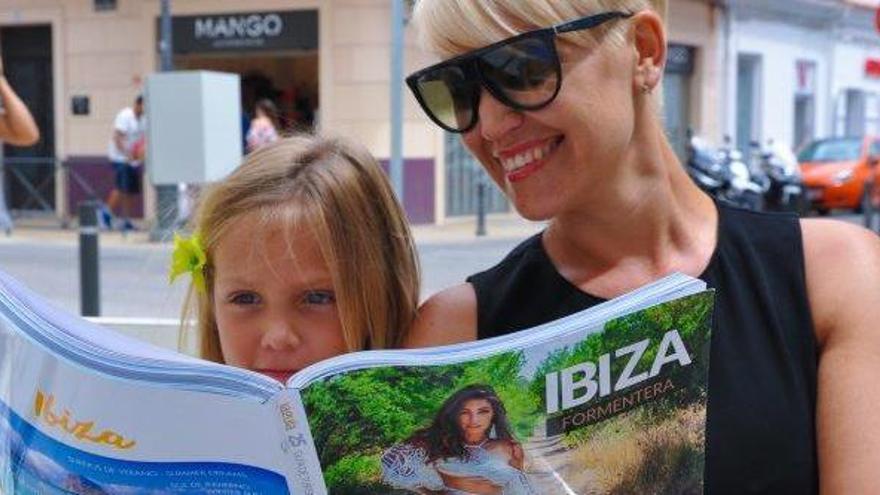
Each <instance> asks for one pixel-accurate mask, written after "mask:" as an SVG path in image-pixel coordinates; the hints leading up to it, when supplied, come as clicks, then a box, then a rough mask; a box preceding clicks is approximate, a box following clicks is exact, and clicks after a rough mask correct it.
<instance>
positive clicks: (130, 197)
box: [101, 95, 145, 231]
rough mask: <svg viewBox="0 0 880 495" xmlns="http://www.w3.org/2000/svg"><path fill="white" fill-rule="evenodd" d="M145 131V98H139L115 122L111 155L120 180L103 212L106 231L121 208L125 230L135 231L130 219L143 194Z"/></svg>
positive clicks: (115, 185) (116, 183)
mask: <svg viewBox="0 0 880 495" xmlns="http://www.w3.org/2000/svg"><path fill="white" fill-rule="evenodd" d="M144 129H145V116H144V98H143V96H141V95H138V96H137V98H135V100H134V105H133V106H131V107H126V108H123V109H122V110H120V111H119V113H118V114H116V118H115V119H114V121H113V136H112V137H111V139H110V145H109V148H108V153H107V154H108V157H109V159H110V163H111V164H112V165H113V171H114V173H115V174H116V180H115V183H114V187H113V190H112V191H110V195H109V196H108V197H107V204H106V206H105V207H104V208H103V209H102V210H101V219H102V221H103V223H104V226H105V227H106V228H112V227H113V215H114V214H116V213H117V211H119V210H118V208H119V207H120V206H121V207H122V209H121V211H119V212H120V213H121V217H122V223H121V224H120V228H121V229H122V230H123V231H126V230H133V229H134V225H133V224H132V223H131V219H130V216H131V213H132V208H133V206H134V200H135V197H136V196H137V195H138V194H140V192H141V173H140V172H141V170H140V166H141V165H142V164H143V160H144V144H145V142H144Z"/></svg>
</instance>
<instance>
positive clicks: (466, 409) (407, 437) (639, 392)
mask: <svg viewBox="0 0 880 495" xmlns="http://www.w3.org/2000/svg"><path fill="white" fill-rule="evenodd" d="M713 303H714V292H712V291H706V292H702V293H699V294H696V295H692V296H687V297H684V298H680V299H676V300H673V301H670V302H667V303H663V304H659V305H657V306H654V307H651V308H648V309H645V310H641V311H637V312H635V313H632V314H630V315H627V316H623V317H619V318H616V319H613V320H610V321H607V322H606V323H605V324H600V325H598V326H596V327H594V328H584V329H583V331H582V332H577V333H576V334H570V335H569V336H568V337H566V338H564V339H557V340H555V341H552V342H545V343H543V344H540V345H535V346H532V347H530V348H526V349H512V350H510V351H507V352H501V353H498V354H495V355H492V356H482V357H479V356H478V357H472V358H471V359H469V360H465V361H458V362H450V360H447V361H446V362H443V361H442V359H441V358H439V357H438V358H437V360H436V361H433V364H431V363H432V362H431V361H429V360H428V358H427V357H425V356H422V361H421V362H420V364H421V365H412V366H384V367H371V368H368V369H361V370H355V371H348V372H344V373H339V374H336V375H331V376H328V377H324V378H322V379H320V380H318V381H315V382H313V383H311V384H309V385H308V386H306V387H304V388H303V389H302V390H301V391H300V392H301V396H302V401H303V404H304V407H305V411H306V414H307V416H308V422H309V425H310V428H311V433H312V436H313V439H314V442H315V447H316V452H317V456H318V458H319V462H320V464H321V468H322V470H323V477H324V482H325V483H326V488H327V490H328V491H329V492H330V493H347V494H358V493H363V494H367V493H383V494H405V493H501V494H503V495H524V494H548V493H578V494H606V493H607V494H612V493H660V492H662V493H685V494H689V493H694V494H697V493H702V492H703V488H702V487H703V466H704V456H705V454H704V452H705V421H706V396H707V391H706V383H707V373H708V365H709V362H708V359H709V341H710V328H711V317H712V310H713ZM441 363H442V364H441Z"/></svg>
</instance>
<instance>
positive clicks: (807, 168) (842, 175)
mask: <svg viewBox="0 0 880 495" xmlns="http://www.w3.org/2000/svg"><path fill="white" fill-rule="evenodd" d="M878 162H880V136H865V137H842V138H827V139H819V140H816V141H813V142H811V143H809V144H808V145H807V146H806V147H804V148H803V150H801V152H800V153H798V163H799V164H800V168H801V175H802V177H803V181H804V186H806V187H807V195H808V198H809V200H810V204H811V206H812V208H813V209H815V210H816V211H818V212H819V213H820V214H825V213H828V211H829V210H830V209H832V208H845V209H849V210H854V211H857V212H860V211H862V209H863V207H864V206H865V205H866V202H867V201H869V200H871V198H872V197H875V199H880V198H877V197H876V196H877V195H878V194H880V186H878V187H872V185H873V184H880V180H878V177H880V172H878V169H880V167H878V166H877V164H878ZM866 186H867V187H866ZM875 204H876V203H875Z"/></svg>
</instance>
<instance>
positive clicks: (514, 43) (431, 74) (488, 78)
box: [406, 12, 633, 133]
mask: <svg viewBox="0 0 880 495" xmlns="http://www.w3.org/2000/svg"><path fill="white" fill-rule="evenodd" d="M632 15H633V14H632V13H630V12H604V13H601V14H596V15H591V16H588V17H583V18H581V19H575V20H573V21H569V22H564V23H562V24H557V25H555V26H551V27H548V28H543V29H536V30H534V31H529V32H526V33H522V34H519V35H517V36H513V37H511V38H507V39H505V40H502V41H499V42H497V43H493V44H491V45H488V46H485V47H483V48H479V49H477V50H474V51H471V52H468V53H465V54H462V55H459V56H457V57H454V58H451V59H449V60H445V61H443V62H440V63H439V64H436V65H432V66H431V67H427V68H424V69H422V70H420V71H418V72H414V73H413V74H411V75H410V76H409V77H407V78H406V84H407V86H409V88H410V89H411V90H412V92H413V94H415V96H416V99H417V100H418V101H419V104H420V105H421V106H422V109H424V110H425V113H427V114H428V117H430V118H431V120H433V121H434V123H436V124H437V125H439V126H440V127H442V128H444V129H446V130H447V131H449V132H455V133H463V132H467V131H469V130H471V129H473V127H474V126H475V125H476V124H477V118H478V116H477V109H478V107H479V105H480V93H481V86H482V87H485V88H486V89H488V90H489V92H490V93H491V94H492V96H494V97H495V98H496V99H497V100H498V101H500V102H501V103H503V104H505V105H507V106H509V107H510V108H513V109H515V110H518V111H522V110H537V109H539V108H542V107H545V106H547V105H549V104H550V102H552V101H553V99H554V98H556V95H557V94H558V93H559V88H561V87H562V66H561V65H560V62H559V55H558V54H557V52H556V43H555V38H556V35H558V34H561V33H569V32H572V31H581V30H584V29H590V28H594V27H597V26H599V25H601V24H604V23H605V22H607V21H610V20H612V19H623V18H628V17H631V16H632Z"/></svg>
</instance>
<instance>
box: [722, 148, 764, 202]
mask: <svg viewBox="0 0 880 495" xmlns="http://www.w3.org/2000/svg"><path fill="white" fill-rule="evenodd" d="M720 156H721V160H722V163H723V165H724V166H725V167H727V168H728V170H730V177H731V178H730V186H729V187H728V194H727V198H726V199H727V200H728V201H730V202H731V203H733V204H734V205H736V206H740V207H742V208H747V209H750V210H755V211H761V210H762V209H763V208H764V193H765V192H766V191H767V190H768V189H769V188H770V181H769V180H768V179H767V176H766V175H765V174H763V173H762V172H761V171H760V170H758V169H757V168H750V167H749V165H748V164H747V163H746V162H745V160H744V159H743V153H742V152H741V151H740V150H738V149H736V148H734V147H733V146H732V144H731V139H730V136H724V146H723V147H722V148H721V151H720Z"/></svg>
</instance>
